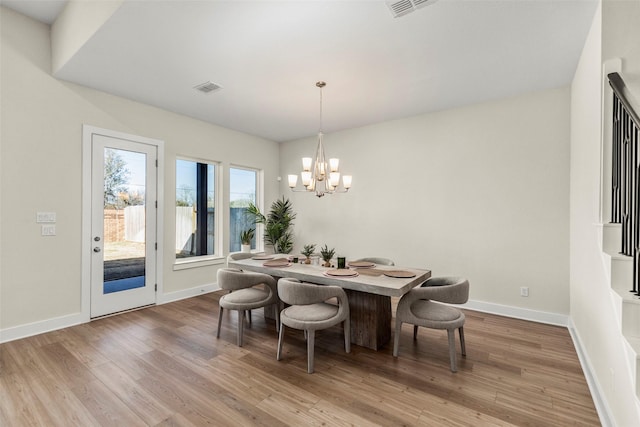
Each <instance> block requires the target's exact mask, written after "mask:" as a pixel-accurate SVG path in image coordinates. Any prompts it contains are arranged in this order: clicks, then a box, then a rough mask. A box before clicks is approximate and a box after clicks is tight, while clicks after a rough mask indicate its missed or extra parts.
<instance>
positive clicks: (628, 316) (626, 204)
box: [601, 72, 640, 407]
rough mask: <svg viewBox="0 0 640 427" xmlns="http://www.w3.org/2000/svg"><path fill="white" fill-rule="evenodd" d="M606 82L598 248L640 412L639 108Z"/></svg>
mask: <svg viewBox="0 0 640 427" xmlns="http://www.w3.org/2000/svg"><path fill="white" fill-rule="evenodd" d="M607 78H608V80H609V86H610V87H611V89H612V90H613V93H612V95H613V96H612V103H611V104H610V105H611V109H610V111H611V113H612V115H611V121H610V122H609V123H610V128H609V129H608V131H609V132H610V133H609V132H606V133H609V135H605V137H606V139H605V148H606V150H607V151H609V152H610V153H611V157H610V161H611V163H610V164H609V165H604V166H605V170H606V169H609V167H610V170H608V173H607V175H608V178H610V182H609V184H610V186H608V187H609V189H610V192H611V193H610V201H609V202H610V205H609V206H610V212H608V215H609V216H610V221H611V222H610V223H608V224H605V225H604V226H603V228H602V240H601V244H602V251H603V254H604V256H603V260H604V264H605V268H606V270H607V277H608V278H609V285H610V288H611V292H610V295H611V300H612V303H613V306H614V309H615V313H616V320H617V323H618V327H619V328H620V332H621V335H622V337H623V343H624V344H623V345H624V348H625V353H626V360H627V363H628V368H629V372H630V373H631V382H632V384H633V385H634V391H635V397H636V403H637V404H638V406H639V407H640V263H639V261H640V116H639V115H638V111H639V109H637V108H634V106H636V105H637V104H636V102H635V97H633V96H632V94H631V93H629V91H628V88H627V87H626V86H625V83H624V81H623V80H622V77H621V76H620V74H619V73H618V72H613V73H610V74H607ZM605 117H606V116H605ZM605 120H606V119H605ZM607 125H608V124H605V129H606V128H607V127H608V126H607ZM607 181H608V180H607ZM605 194H606V193H605ZM603 202H605V203H607V202H606V201H603Z"/></svg>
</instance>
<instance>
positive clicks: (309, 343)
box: [307, 329, 316, 374]
mask: <svg viewBox="0 0 640 427" xmlns="http://www.w3.org/2000/svg"><path fill="white" fill-rule="evenodd" d="M315 340H316V331H314V330H313V329H310V330H309V331H308V332H307V373H309V374H313V344H314V343H315Z"/></svg>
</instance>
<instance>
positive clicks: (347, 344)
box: [343, 317, 351, 353]
mask: <svg viewBox="0 0 640 427" xmlns="http://www.w3.org/2000/svg"><path fill="white" fill-rule="evenodd" d="M343 332H344V351H345V352H346V353H351V320H350V319H349V317H347V318H346V319H344V325H343Z"/></svg>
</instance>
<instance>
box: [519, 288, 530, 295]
mask: <svg viewBox="0 0 640 427" xmlns="http://www.w3.org/2000/svg"><path fill="white" fill-rule="evenodd" d="M520 296H521V297H528V296H529V288H528V287H526V286H522V287H521V288H520Z"/></svg>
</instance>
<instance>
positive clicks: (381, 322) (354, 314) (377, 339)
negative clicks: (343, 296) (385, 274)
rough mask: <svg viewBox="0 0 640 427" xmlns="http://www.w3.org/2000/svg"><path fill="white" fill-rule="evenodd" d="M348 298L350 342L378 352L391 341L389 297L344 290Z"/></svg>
mask: <svg viewBox="0 0 640 427" xmlns="http://www.w3.org/2000/svg"><path fill="white" fill-rule="evenodd" d="M345 292H346V293H347V297H348V298H349V311H350V315H351V316H350V317H351V342H352V343H353V344H357V345H360V346H363V347H367V348H370V349H373V350H379V349H380V348H382V347H384V345H385V344H387V343H388V342H389V341H390V340H391V297H388V296H384V295H375V294H369V293H366V292H359V291H353V290H349V289H345Z"/></svg>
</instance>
